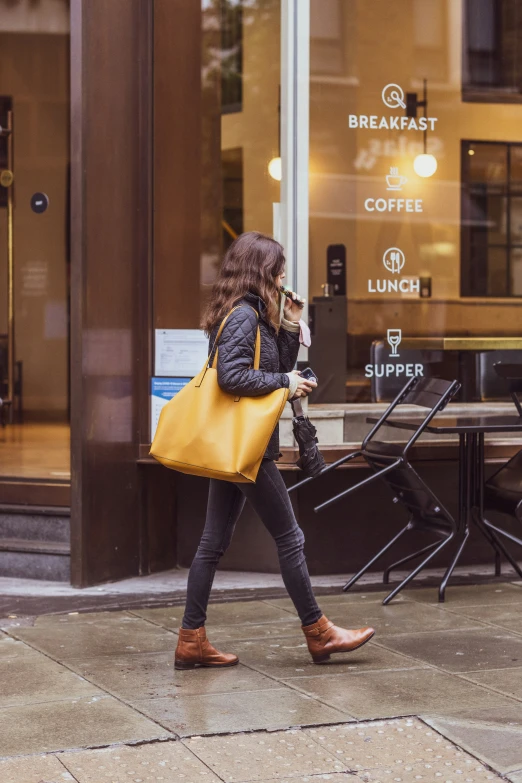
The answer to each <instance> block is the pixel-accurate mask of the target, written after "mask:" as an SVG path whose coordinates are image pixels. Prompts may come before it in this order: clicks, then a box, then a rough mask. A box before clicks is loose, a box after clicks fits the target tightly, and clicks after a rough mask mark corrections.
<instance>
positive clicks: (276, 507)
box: [175, 232, 374, 669]
mask: <svg viewBox="0 0 522 783" xmlns="http://www.w3.org/2000/svg"><path fill="white" fill-rule="evenodd" d="M284 277H285V258H284V254H283V248H282V247H281V245H280V244H279V243H278V242H276V241H275V240H273V239H271V238H270V237H268V236H264V235H263V234H259V233H257V232H248V233H246V234H242V235H241V236H239V237H238V238H237V239H236V240H235V241H234V242H233V243H232V245H231V246H230V248H229V249H228V251H227V253H226V254H225V257H224V260H223V264H222V266H221V269H220V272H219V275H218V278H217V280H216V282H215V284H214V288H213V291H212V296H211V298H210V301H209V303H208V306H207V309H206V312H205V315H204V318H203V328H204V329H205V332H206V333H207V334H208V335H209V336H210V354H211V356H210V361H211V362H212V360H213V358H214V341H215V338H216V335H217V332H218V329H219V326H220V324H221V322H222V320H223V319H224V317H225V316H226V315H227V314H228V313H229V312H230V310H231V309H232V308H233V307H237V306H238V305H240V306H239V307H238V309H236V310H234V312H233V313H232V314H231V315H230V317H229V318H228V320H227V322H226V324H225V326H224V329H223V332H222V334H221V337H220V340H219V345H218V349H217V352H218V354H217V378H218V383H219V386H220V387H221V389H222V390H223V391H225V392H227V393H229V394H234V395H238V396H243V397H244V396H258V395H262V394H268V393H269V392H272V391H274V390H275V389H280V388H283V387H285V388H288V389H289V399H291V398H298V397H306V396H307V395H308V394H309V393H310V392H311V391H312V389H313V388H314V387H315V386H316V385H317V384H315V383H312V382H311V381H309V380H305V379H304V378H301V376H300V374H299V372H297V371H296V370H294V369H293V368H294V366H295V363H296V360H297V353H298V350H299V341H300V332H301V327H300V325H299V318H300V307H299V306H298V305H297V304H296V303H294V302H292V300H291V299H289V298H288V297H286V296H282V295H281V293H280V288H281V284H282V281H283V279H284ZM258 325H259V329H260V333H261V361H260V369H259V370H254V369H251V368H252V365H253V362H254V349H255V341H256V333H257V327H258ZM279 456H280V454H279V432H278V427H276V429H275V430H274V433H273V434H272V437H271V439H270V442H269V444H268V448H267V450H266V452H265V455H264V458H263V460H262V462H261V466H260V468H259V473H258V475H257V480H256V483H255V484H240V483H238V484H235V483H231V482H228V481H220V480H217V479H210V489H209V498H208V507H207V517H206V523H205V529H204V530H203V534H202V537H201V542H200V544H199V547H198V549H197V552H196V555H195V557H194V560H193V562H192V565H191V567H190V571H189V576H188V584H187V602H186V606H185V613H184V616H183V620H182V624H181V628H180V630H179V640H178V646H177V649H176V655H175V667H176V669H193V668H194V667H195V666H214V667H218V666H234V665H235V664H237V663H238V660H239V659H238V657H237V655H234V654H233V653H222V652H219V651H218V650H216V649H215V648H214V647H213V646H212V645H211V644H210V642H209V641H208V639H207V637H206V631H205V621H206V613H207V605H208V601H209V596H210V591H211V589H212V582H213V580H214V574H215V572H216V568H217V565H218V563H219V560H220V558H221V557H222V555H223V554H224V553H225V551H226V550H227V548H228V546H229V544H230V541H231V539H232V534H233V532H234V527H235V524H236V522H237V520H238V519H239V516H240V514H241V511H242V509H243V506H244V504H245V502H246V500H248V501H249V502H250V503H251V505H252V507H253V508H254V510H255V511H256V513H257V514H258V516H259V517H260V519H261V521H262V522H263V524H264V525H265V527H266V528H267V530H268V531H269V533H270V534H271V536H272V537H273V539H274V541H275V544H276V546H277V552H278V557H279V565H280V568H281V575H282V577H283V581H284V583H285V587H286V589H287V591H288V594H289V595H290V598H291V599H292V601H293V603H294V605H295V608H296V610H297V613H298V615H299V618H300V620H301V624H302V630H303V632H304V634H305V638H306V641H307V643H308V649H309V651H310V654H311V656H312V658H313V660H314V662H315V663H323V662H324V661H327V660H328V659H329V657H330V655H331V654H332V653H337V652H350V651H352V650H356V649H357V648H358V647H361V646H362V645H363V644H365V643H366V642H367V641H369V639H371V637H372V636H373V635H374V630H373V628H361V629H358V630H354V631H352V630H346V629H343V628H339V627H337V626H335V625H334V624H333V623H332V622H330V621H329V620H328V619H327V618H326V617H325V616H324V615H323V613H322V612H321V610H320V608H319V606H318V604H317V602H316V600H315V596H314V593H313V590H312V585H311V583H310V577H309V575H308V568H307V565H306V558H305V555H304V535H303V532H302V530H301V528H300V527H299V525H298V524H297V521H296V519H295V516H294V512H293V509H292V504H291V502H290V498H289V495H288V491H287V489H286V486H285V484H284V481H283V479H282V477H281V475H280V473H279V470H278V468H277V466H276V464H275V460H276V459H278V458H279Z"/></svg>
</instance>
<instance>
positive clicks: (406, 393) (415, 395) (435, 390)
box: [362, 377, 460, 457]
mask: <svg viewBox="0 0 522 783" xmlns="http://www.w3.org/2000/svg"><path fill="white" fill-rule="evenodd" d="M459 389H460V383H459V382H458V381H456V380H455V381H445V380H443V379H442V378H424V377H420V378H419V377H417V378H411V379H410V380H409V381H408V382H407V383H406V385H405V386H404V387H403V389H402V390H401V392H400V393H399V394H398V395H397V397H396V398H395V400H394V401H393V402H392V403H391V404H390V405H389V406H388V407H387V408H386V410H385V411H384V413H383V414H382V416H381V418H380V419H379V421H378V422H377V424H375V425H374V427H373V428H372V429H371V430H370V432H369V433H368V435H367V436H366V438H365V439H364V441H363V444H362V452H363V454H364V452H365V449H366V448H367V446H368V444H369V443H370V442H371V441H372V439H373V438H374V436H375V434H376V433H377V431H378V430H379V429H380V428H381V427H383V426H384V425H385V424H386V420H387V419H388V418H389V416H390V415H391V414H392V413H393V412H394V411H395V409H396V408H397V407H398V406H400V405H417V406H419V407H420V408H427V409H428V410H427V412H426V415H425V417H424V418H423V419H421V420H419V427H418V429H417V430H415V431H414V434H413V435H412V436H411V437H410V439H409V440H408V442H407V443H406V445H405V446H404V448H403V449H402V450H401V454H402V457H405V456H406V453H407V451H408V449H409V448H410V446H412V445H413V443H415V441H416V440H417V438H418V437H419V436H420V435H421V434H422V432H423V431H424V430H425V429H426V427H427V426H428V424H429V423H430V421H431V419H432V418H433V417H434V416H435V415H436V414H437V413H440V411H442V410H444V408H445V407H446V405H447V404H448V402H450V401H451V400H452V399H453V398H454V397H455V395H456V394H457V392H458V391H459ZM395 456H396V455H395Z"/></svg>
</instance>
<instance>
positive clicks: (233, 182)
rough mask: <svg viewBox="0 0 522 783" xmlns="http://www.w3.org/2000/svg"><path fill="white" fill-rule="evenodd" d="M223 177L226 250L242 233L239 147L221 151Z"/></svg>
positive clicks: (240, 150) (223, 223) (241, 160)
mask: <svg viewBox="0 0 522 783" xmlns="http://www.w3.org/2000/svg"><path fill="white" fill-rule="evenodd" d="M221 171H222V177H223V220H222V224H221V225H222V228H223V250H228V248H229V247H230V245H231V244H232V242H233V240H234V239H235V238H236V237H237V236H238V234H242V233H243V230H244V229H243V150H242V148H241V147H237V148H235V149H230V150H222V152H221Z"/></svg>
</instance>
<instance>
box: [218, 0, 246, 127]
mask: <svg viewBox="0 0 522 783" xmlns="http://www.w3.org/2000/svg"><path fill="white" fill-rule="evenodd" d="M219 9H220V16H221V110H222V112H223V113H224V114H228V113H231V112H236V111H241V110H242V108H243V106H242V103H243V0H219Z"/></svg>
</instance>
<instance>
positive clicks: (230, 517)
mask: <svg viewBox="0 0 522 783" xmlns="http://www.w3.org/2000/svg"><path fill="white" fill-rule="evenodd" d="M246 500H249V501H250V503H251V505H252V507H253V508H254V511H255V512H256V513H257V515H258V516H259V517H260V518H261V521H262V522H263V524H264V525H265V527H266V529H267V530H268V532H269V533H270V535H271V536H272V537H273V539H274V541H275V543H276V545H277V552H278V555H279V566H280V568H281V575H282V577H283V581H284V583H285V587H286V589H287V590H288V594H289V595H290V598H291V599H292V601H293V602H294V605H295V608H296V609H297V613H298V615H299V618H300V620H301V623H302V625H311V624H312V623H315V622H316V621H317V620H318V619H319V618H320V617H321V615H322V612H321V610H320V609H319V607H318V605H317V602H316V600H315V597H314V593H313V590H312V585H311V583H310V576H309V575H308V568H307V565H306V558H305V554H304V549H303V547H304V535H303V531H302V530H301V528H300V527H299V525H298V524H297V520H296V518H295V515H294V510H293V508H292V503H291V502H290V497H289V495H288V490H287V489H286V486H285V483H284V481H283V479H282V477H281V474H280V473H279V470H278V468H277V466H276V464H275V463H274V462H273V460H269V459H264V460H263V461H262V462H261V467H260V468H259V473H258V476H257V481H256V483H255V484H233V483H232V482H228V481H218V480H216V479H211V480H210V490H209V497H208V507H207V519H206V522H205V529H204V530H203V535H202V536H201V541H200V544H199V546H198V550H197V552H196V555H195V557H194V560H193V562H192V565H191V567H190V571H189V576H188V584H187V603H186V606H185V614H184V616H183V621H182V627H183V628H200V627H201V626H202V625H205V620H206V619H207V605H208V599H209V597H210V590H211V589H212V582H213V581H214V574H215V573H216V568H217V565H218V563H219V560H220V558H221V557H222V555H223V554H224V553H225V552H226V550H227V548H228V546H229V544H230V541H231V540H232V534H233V532H234V528H235V525H236V522H237V520H238V519H239V516H240V514H241V511H242V510H243V506H244V505H245V501H246Z"/></svg>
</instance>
